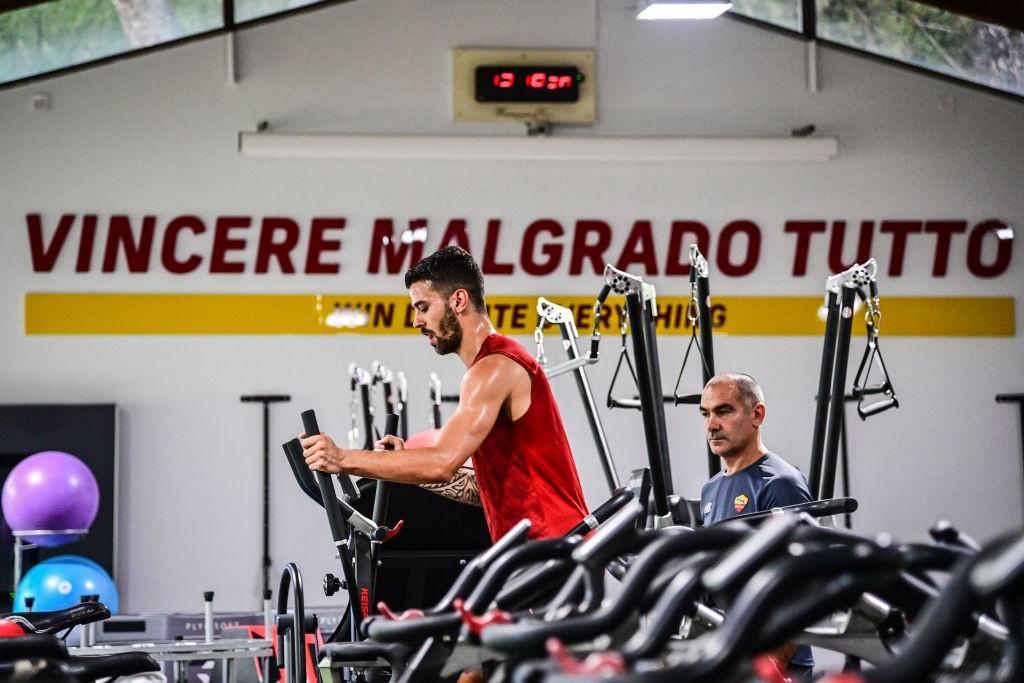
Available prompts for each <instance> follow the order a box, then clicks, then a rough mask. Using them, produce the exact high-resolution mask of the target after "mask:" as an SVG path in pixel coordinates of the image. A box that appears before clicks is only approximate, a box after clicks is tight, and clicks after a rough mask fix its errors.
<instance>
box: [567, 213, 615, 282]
mask: <svg viewBox="0 0 1024 683" xmlns="http://www.w3.org/2000/svg"><path fill="white" fill-rule="evenodd" d="M588 235H594V236H595V237H596V239H595V240H594V241H593V242H591V241H590V240H589V238H588ZM611 241H612V229H611V226H609V225H608V224H607V223H605V222H604V221H594V220H583V221H576V232H575V234H574V235H573V238H572V254H571V255H570V256H569V275H579V274H580V273H582V272H583V260H584V259H586V260H588V261H590V268H591V272H593V273H594V275H600V274H601V273H603V272H604V252H605V250H606V249H608V245H609V244H611Z"/></svg>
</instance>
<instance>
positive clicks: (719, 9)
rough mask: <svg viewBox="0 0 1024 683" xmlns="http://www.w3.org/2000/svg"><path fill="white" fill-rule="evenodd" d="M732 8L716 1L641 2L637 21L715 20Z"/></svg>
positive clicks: (730, 4) (660, 0)
mask: <svg viewBox="0 0 1024 683" xmlns="http://www.w3.org/2000/svg"><path fill="white" fill-rule="evenodd" d="M730 7H732V3H731V2H722V1H719V2H715V0H641V1H640V13H639V14H637V15H636V18H637V19H651V20H656V19H714V18H715V17H717V16H718V15H719V14H722V13H723V12H725V11H726V10H728V9H729V8H730Z"/></svg>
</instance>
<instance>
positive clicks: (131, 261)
mask: <svg viewBox="0 0 1024 683" xmlns="http://www.w3.org/2000/svg"><path fill="white" fill-rule="evenodd" d="M155 230H156V216H144V217H143V218H142V229H141V230H140V231H139V240H138V242H136V241H135V234H134V232H133V231H132V221H131V218H129V217H128V216H111V217H110V225H109V226H108V227H107V247H106V249H105V250H104V252H103V272H104V273H113V272H114V271H115V270H116V269H117V252H118V248H119V247H120V249H121V250H122V251H123V252H124V260H125V262H126V263H127V264H128V272H130V273H145V272H146V271H147V270H149V254H150V252H151V251H152V249H153V232H154V231H155Z"/></svg>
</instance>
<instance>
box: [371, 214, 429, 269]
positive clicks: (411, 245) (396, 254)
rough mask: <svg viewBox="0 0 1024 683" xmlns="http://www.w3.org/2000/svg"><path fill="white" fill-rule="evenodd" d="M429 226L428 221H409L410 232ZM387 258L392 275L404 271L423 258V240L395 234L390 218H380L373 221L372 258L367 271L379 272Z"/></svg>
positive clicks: (386, 265) (386, 262) (411, 233)
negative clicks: (381, 264) (404, 237)
mask: <svg viewBox="0 0 1024 683" xmlns="http://www.w3.org/2000/svg"><path fill="white" fill-rule="evenodd" d="M426 227H427V222H426V221H425V220H423V219H418V220H415V221H410V222H409V227H408V230H409V232H408V234H409V236H410V237H412V236H413V231H415V230H416V229H418V228H419V229H422V228H426ZM382 258H383V259H384V260H385V268H387V272H388V273H389V274H391V275H394V274H395V273H403V272H405V271H406V270H408V269H409V268H411V267H412V266H413V265H414V264H415V263H417V262H418V261H419V260H420V259H421V258H423V242H413V241H412V240H411V239H408V238H406V239H403V238H402V236H401V235H399V236H398V237H396V236H395V229H394V224H393V223H392V222H391V219H390V218H378V219H377V220H375V221H374V222H373V235H372V236H371V237H370V260H369V261H368V262H367V264H366V272H367V273H379V272H380V261H381V259H382Z"/></svg>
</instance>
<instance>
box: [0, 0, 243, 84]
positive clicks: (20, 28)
mask: <svg viewBox="0 0 1024 683" xmlns="http://www.w3.org/2000/svg"><path fill="white" fill-rule="evenodd" d="M222 25H223V8H222V7H221V2H220V0H146V1H145V2H143V1H142V0H117V2H111V0H61V1H60V2H44V3H42V4H39V5H33V6H30V7H26V8H24V9H19V10H14V11H11V12H4V13H2V14H0V83H4V82H9V81H16V80H18V79H21V78H27V77H29V76H35V75H38V74H42V73H46V72H48V71H56V70H58V69H63V68H65V67H69V66H75V65H78V64H84V63H86V62H91V61H95V60H98V59H103V58H104V57H111V56H113V55H118V54H122V53H125V52H131V51H133V50H138V49H142V48H146V47H150V46H152V45H159V44H161V43H168V42H172V41H175V40H179V39H181V38H186V37H188V36H192V35H195V34H198V33H205V32H206V31H210V30H214V29H217V28H220V27H221V26H222Z"/></svg>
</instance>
